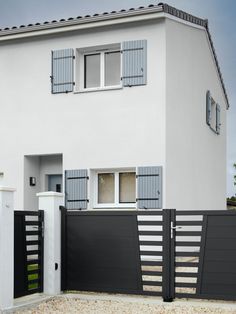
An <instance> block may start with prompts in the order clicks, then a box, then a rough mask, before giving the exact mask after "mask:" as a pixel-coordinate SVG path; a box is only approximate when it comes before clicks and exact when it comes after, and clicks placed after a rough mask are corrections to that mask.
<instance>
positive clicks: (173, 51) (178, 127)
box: [166, 19, 226, 209]
mask: <svg viewBox="0 0 236 314" xmlns="http://www.w3.org/2000/svg"><path fill="white" fill-rule="evenodd" d="M166 50H167V59H166V60H167V73H166V87H167V89H166V101H167V103H166V119H167V120H166V126H167V129H166V206H167V208H177V209H225V208H226V103H225V99H224V95H223V92H222V88H221V84H220V81H219V77H218V74H217V71H216V66H215V63H214V59H213V57H212V53H211V50H210V46H209V42H208V40H207V36H206V32H205V30H201V29H197V28H195V27H192V26H187V25H184V24H182V23H179V22H176V21H173V20H169V19H168V20H166ZM207 90H210V91H211V94H212V96H213V98H214V99H215V101H216V102H218V103H219V104H220V105H221V123H222V125H221V133H220V135H219V136H218V135H216V134H215V133H213V132H212V131H211V130H210V129H209V127H208V125H207V124H206V91H207Z"/></svg>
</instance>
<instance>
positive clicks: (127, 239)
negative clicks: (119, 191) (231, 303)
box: [61, 208, 236, 301]
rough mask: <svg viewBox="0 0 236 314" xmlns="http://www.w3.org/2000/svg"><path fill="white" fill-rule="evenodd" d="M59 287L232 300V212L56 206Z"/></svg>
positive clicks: (235, 246) (235, 223)
mask: <svg viewBox="0 0 236 314" xmlns="http://www.w3.org/2000/svg"><path fill="white" fill-rule="evenodd" d="M61 213H62V290H85V291H101V292H119V293H132V294H142V295H155V296H162V297H163V299H164V300H165V301H172V300H173V299H174V298H176V297H177V298H182V297H183V298H207V299H225V300H227V299H232V300H234V299H236V293H235V292H234V291H236V289H235V288H236V270H235V269H236V268H235V265H236V241H235V240H236V212H234V211H188V210H185V211H176V210H174V209H165V210H146V211H145V210H136V211H78V210H70V211H68V210H66V209H65V208H61Z"/></svg>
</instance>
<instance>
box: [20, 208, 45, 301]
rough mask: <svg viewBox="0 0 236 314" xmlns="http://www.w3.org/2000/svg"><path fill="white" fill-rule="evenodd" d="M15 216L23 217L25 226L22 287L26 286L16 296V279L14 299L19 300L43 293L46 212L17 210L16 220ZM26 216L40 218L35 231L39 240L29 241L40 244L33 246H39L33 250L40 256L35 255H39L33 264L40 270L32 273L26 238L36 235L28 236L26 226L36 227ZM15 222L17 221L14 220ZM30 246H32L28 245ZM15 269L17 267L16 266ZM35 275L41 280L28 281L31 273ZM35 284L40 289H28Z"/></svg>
mask: <svg viewBox="0 0 236 314" xmlns="http://www.w3.org/2000/svg"><path fill="white" fill-rule="evenodd" d="M15 216H21V217H22V221H21V223H22V226H23V235H22V236H23V237H24V239H23V246H24V248H23V250H24V251H23V254H24V265H22V268H24V283H23V284H22V286H23V285H24V291H23V290H22V293H20V294H16V292H15V287H16V281H15V278H14V298H19V297H22V296H26V295H30V294H34V293H40V292H43V283H44V281H43V277H44V211H43V210H37V211H29V210H27V211H26V210H15V211H14V218H15ZM25 216H32V217H38V221H37V222H38V224H36V225H38V230H37V231H33V230H32V231H33V233H38V234H35V235H36V236H38V240H29V241H32V242H38V244H31V245H38V249H37V250H33V251H38V254H37V253H35V255H38V258H37V259H32V262H34V261H35V263H37V264H38V265H39V269H38V270H32V271H28V265H31V264H30V263H29V260H27V252H30V251H27V242H28V241H26V237H27V236H34V234H31V235H30V234H27V232H30V231H26V226H33V225H34V221H33V220H25ZM14 220H15V219H14ZM28 245H30V244H28ZM15 250H16V248H15V246H14V256H15V254H16V251H15ZM14 263H15V258H14ZM14 267H15V266H14ZM30 272H31V273H33V274H38V276H39V278H38V279H34V280H30V281H29V280H28V276H29V273H30ZM30 283H31V284H33V283H38V287H37V288H36V289H31V290H29V289H28V285H29V284H30Z"/></svg>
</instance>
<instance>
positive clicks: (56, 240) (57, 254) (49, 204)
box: [37, 192, 63, 295]
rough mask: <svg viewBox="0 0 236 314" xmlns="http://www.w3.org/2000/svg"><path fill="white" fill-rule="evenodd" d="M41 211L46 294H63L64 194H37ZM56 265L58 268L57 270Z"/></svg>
mask: <svg viewBox="0 0 236 314" xmlns="http://www.w3.org/2000/svg"><path fill="white" fill-rule="evenodd" d="M37 196H38V198H39V209H43V210H44V293H45V294H49V295H56V294H59V293H60V292H61V213H60V210H59V207H60V206H61V205H63V194H62V193H56V192H43V193H38V194H37ZM56 265H58V268H57V269H56Z"/></svg>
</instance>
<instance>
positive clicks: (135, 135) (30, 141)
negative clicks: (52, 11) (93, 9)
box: [0, 4, 229, 210]
mask: <svg viewBox="0 0 236 314" xmlns="http://www.w3.org/2000/svg"><path fill="white" fill-rule="evenodd" d="M0 69H1V70H0V86H1V106H0V130H1V132H0V134H1V135H0V139H1V141H0V142H1V153H0V172H1V173H0V184H1V185H6V186H8V185H9V186H14V187H16V189H17V192H16V200H15V201H16V205H17V206H16V207H17V208H25V209H30V210H32V209H36V208H37V198H36V193H38V192H42V191H47V190H53V191H64V192H66V206H67V207H68V208H82V209H85V208H87V209H95V208H102V209H105V208H177V209H225V208H226V201H225V199H226V113H227V109H228V108H229V103H228V99H227V94H226V91H225V86H224V83H223V79H222V75H221V72H220V68H219V64H218V61H217V57H216V53H215V50H214V47H213V43H212V40H211V36H210V33H209V29H208V23H207V20H203V19H201V18H198V17H195V16H192V15H190V14H188V13H185V12H182V11H180V10H177V9H175V8H173V7H170V6H168V5H166V4H159V5H150V6H149V7H140V8H137V9H133V8H131V9H130V10H121V11H119V12H115V11H113V12H110V13H107V12H105V13H103V14H94V15H92V16H85V17H76V18H69V19H67V20H64V19H62V20H60V21H52V22H44V23H36V24H34V25H27V26H24V25H22V26H20V27H12V28H5V29H3V30H1V31H0ZM64 183H65V184H64Z"/></svg>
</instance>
